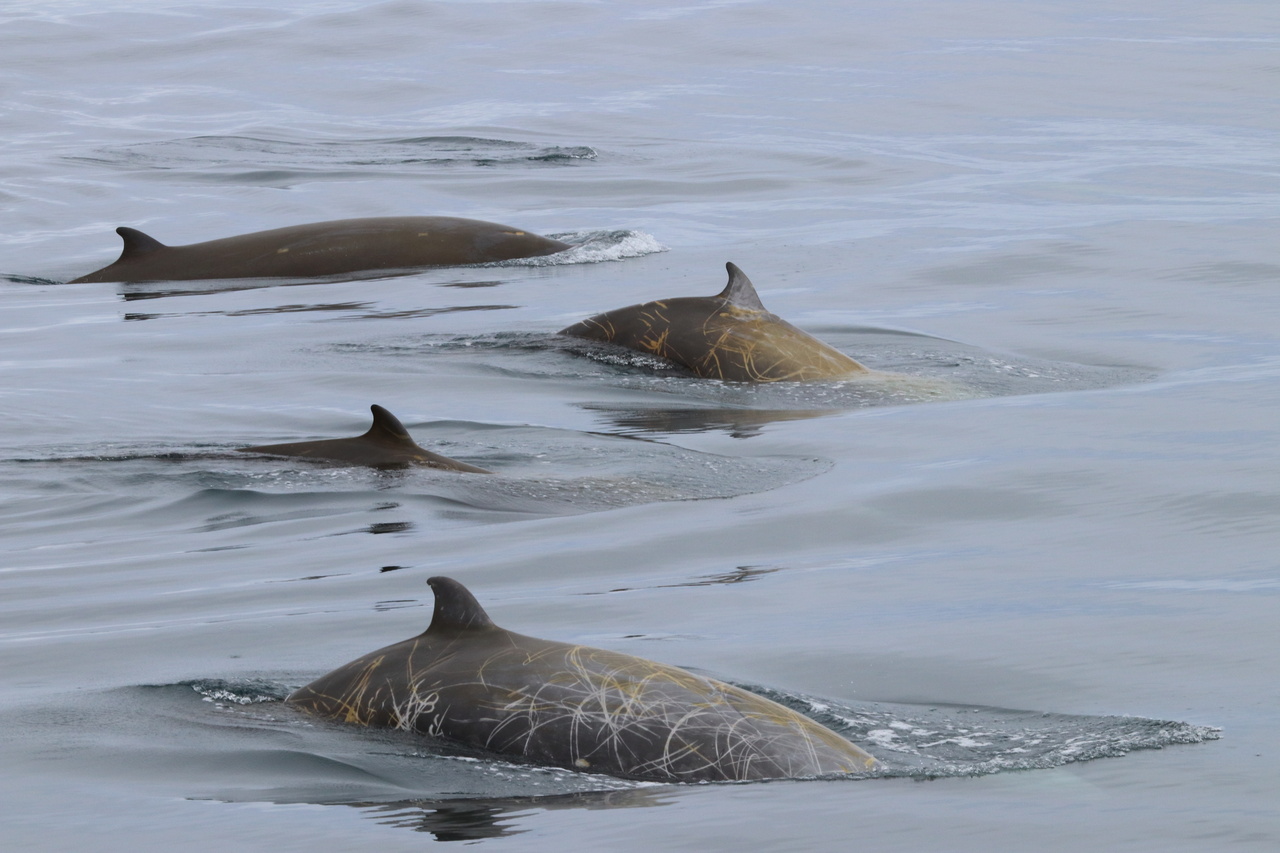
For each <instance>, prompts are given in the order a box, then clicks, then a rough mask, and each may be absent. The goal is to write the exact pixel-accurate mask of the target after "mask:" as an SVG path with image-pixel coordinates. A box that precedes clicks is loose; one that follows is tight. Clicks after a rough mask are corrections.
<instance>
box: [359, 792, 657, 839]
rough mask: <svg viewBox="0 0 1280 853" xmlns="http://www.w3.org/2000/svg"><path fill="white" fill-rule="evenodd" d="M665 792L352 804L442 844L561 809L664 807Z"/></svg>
mask: <svg viewBox="0 0 1280 853" xmlns="http://www.w3.org/2000/svg"><path fill="white" fill-rule="evenodd" d="M670 802H671V796H670V795H669V794H667V793H666V792H663V791H660V790H656V789H653V788H629V789H626V790H621V791H585V792H579V793H572V794H550V795H547V796H541V797H493V798H472V799H440V800H408V801H405V802H398V803H348V804H347V805H350V806H354V807H355V808H358V809H363V810H364V811H365V816H366V817H368V818H369V819H371V820H375V821H377V822H378V823H380V824H383V825H384V826H398V827H402V828H404V829H412V830H413V831H415V832H429V833H431V834H432V835H434V836H435V839H436V840H437V841H478V840H481V839H484V838H503V837H506V836H511V835H519V834H521V833H523V832H528V831H529V830H528V829H527V828H522V824H524V823H527V822H528V821H527V820H526V819H527V818H532V817H533V816H534V815H536V814H537V813H538V812H544V811H553V810H557V809H619V808H623V809H633V808H652V807H655V806H665V805H668V804H669V803H670Z"/></svg>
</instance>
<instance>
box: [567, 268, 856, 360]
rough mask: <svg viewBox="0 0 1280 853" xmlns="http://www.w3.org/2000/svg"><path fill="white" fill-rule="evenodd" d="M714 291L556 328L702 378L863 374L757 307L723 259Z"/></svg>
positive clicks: (751, 290) (745, 283)
mask: <svg viewBox="0 0 1280 853" xmlns="http://www.w3.org/2000/svg"><path fill="white" fill-rule="evenodd" d="M725 267H726V268H727V269H728V271H729V283H728V285H726V286H725V289H724V290H722V291H721V292H720V293H719V294H717V295H715V296H693V297H689V296H686V297H679V298H676V299H659V300H655V301H653V302H645V303H642V304H640V305H631V306H628V307H626V308H619V309H617V310H615V311H608V312H605V313H604V314H597V315H596V316H594V317H590V318H588V319H586V320H583V321H582V322H581V323H575V324H574V325H572V326H569V327H568V328H566V329H561V330H560V334H562V335H568V336H570V337H574V338H586V339H588V340H593V341H605V342H607V343H613V344H618V345H620V346H624V347H627V348H629V349H633V350H636V351H637V352H643V353H649V354H651V355H656V356H660V357H662V358H665V359H667V360H668V361H672V362H675V363H676V364H678V365H680V366H681V367H685V368H687V369H689V370H691V371H693V372H694V373H695V374H697V375H698V376H701V377H703V378H705V379H725V380H728V381H730V382H782V381H805V380H811V379H842V378H846V377H849V376H856V375H859V374H869V373H871V371H870V370H868V369H867V368H865V367H863V366H862V365H861V364H859V363H858V362H856V361H854V360H853V359H851V358H849V356H847V355H845V354H844V353H842V352H840V351H839V350H837V349H834V348H833V347H830V346H827V345H826V344H824V343H823V342H822V341H820V340H818V339H817V338H815V337H813V335H810V334H808V333H807V332H802V331H801V330H799V329H797V328H796V327H795V326H793V325H791V324H790V323H788V322H787V321H786V320H783V319H782V318H781V317H779V316H777V315H776V314H771V313H770V312H769V311H767V310H765V307H764V305H763V304H762V303H761V302H760V297H759V296H758V295H757V294H756V289H755V287H754V286H753V285H752V284H751V279H749V278H747V276H746V275H745V274H744V273H743V272H742V270H740V269H738V267H737V266H735V265H734V264H725Z"/></svg>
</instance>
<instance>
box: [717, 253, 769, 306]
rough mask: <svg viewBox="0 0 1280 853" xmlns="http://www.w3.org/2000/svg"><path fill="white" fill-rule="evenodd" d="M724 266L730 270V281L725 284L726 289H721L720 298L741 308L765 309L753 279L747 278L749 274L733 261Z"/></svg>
mask: <svg viewBox="0 0 1280 853" xmlns="http://www.w3.org/2000/svg"><path fill="white" fill-rule="evenodd" d="M724 268H725V269H727V270H728V271H729V283H728V284H726V285H725V286H724V290H722V291H720V293H719V296H720V298H721V299H724V300H726V301H728V302H729V303H730V304H732V305H736V306H738V307H739V308H750V309H752V310H755V311H763V310H765V309H764V303H763V302H761V301H760V297H759V296H757V295H756V288H755V285H753V284H752V283H751V279H749V278H747V274H746V273H744V272H743V271H742V270H740V269H738V266H737V265H736V264H733V263H728V264H725V265H724Z"/></svg>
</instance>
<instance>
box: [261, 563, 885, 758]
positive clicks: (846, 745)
mask: <svg viewBox="0 0 1280 853" xmlns="http://www.w3.org/2000/svg"><path fill="white" fill-rule="evenodd" d="M427 583H429V584H430V585H431V588H432V590H433V591H434V592H435V599H436V600H435V612H434V614H433V615H432V617H431V626H430V627H429V628H427V630H426V631H425V632H423V633H422V634H419V635H418V636H416V637H412V638H410V639H408V640H405V641H404V642H401V643H396V644H395V645H391V646H387V647H386V648H383V649H379V650H377V651H375V652H371V653H369V654H367V655H365V656H364V657H361V658H357V659H356V660H354V661H352V662H351V663H349V664H347V665H346V666H342V667H339V668H338V669H336V670H334V671H333V672H331V673H329V674H328V675H325V676H323V677H321V678H318V679H316V680H315V681H313V682H311V683H310V684H308V685H307V686H306V687H302V688H300V689H298V690H297V691H295V692H294V693H293V694H291V695H290V696H289V697H288V699H286V700H285V701H286V702H287V703H288V704H290V705H292V706H293V707H295V708H298V709H300V710H302V711H305V712H307V713H309V714H313V715H315V716H318V717H324V718H327V719H331V720H337V721H341V722H344V723H355V724H357V725H363V726H381V727H386V728H394V729H402V730H404V731H412V732H418V733H420V734H424V735H428V736H431V737H435V738H440V739H443V740H445V741H448V742H453V743H456V744H462V745H465V746H469V747H478V748H482V749H486V750H489V751H492V752H495V753H498V754H500V755H504V756H509V757H512V758H516V759H519V760H522V761H529V762H533V763H537V764H543V765H552V766H557V767H566V768H570V769H574V770H587V771H591V772H595V773H606V774H609V775H613V776H620V777H623V778H627V779H643V780H650V781H657V782H721V781H734V780H749V779H775V778H791V777H811V776H819V775H826V774H848V773H865V772H868V771H870V770H873V769H875V767H876V766H877V762H876V760H875V759H874V758H872V757H871V756H870V755H868V754H867V753H866V752H863V751H862V750H861V749H859V748H858V747H856V746H854V745H853V744H852V743H850V742H849V741H847V740H845V739H844V738H842V737H841V736H840V735H838V734H836V733H835V732H833V731H831V730H830V729H827V728H824V727H823V726H820V725H818V724H817V723H815V722H814V721H813V720H810V719H809V718H808V717H804V716H802V715H800V714H798V713H796V712H795V711H792V710H791V709H790V708H786V707H783V706H782V705H779V704H777V703H776V702H772V701H770V700H768V699H765V698H763V697H760V696H757V695H755V694H754V693H749V692H747V691H745V690H741V689H739V688H737V687H733V686H732V685H729V684H725V683H723V682H720V681H716V680H714V679H711V678H706V677H703V676H700V675H695V674H693V673H691V672H688V671H686V670H683V669H678V668H676V667H674V666H667V665H666V664H661V663H655V662H653V661H650V660H645V659H644V658H638V657H632V656H631V655H625V654H620V653H618V652H610V651H605V650H604V649H595V648H591V647H589V646H579V645H574V644H571V643H557V642H554V641H551V640H539V639H536V638H534V637H526V636H523V635H521V634H516V633H514V632H512V631H506V630H503V629H502V628H499V627H498V626H497V625H495V624H494V623H493V622H492V620H490V619H489V616H488V614H486V613H485V612H484V609H483V608H482V607H481V606H480V604H479V602H477V601H476V599H475V597H474V596H473V595H472V594H471V593H470V591H468V590H467V588H466V587H464V586H463V585H462V584H460V583H458V582H457V581H455V580H452V579H450V578H443V577H435V578H431V579H430V580H428V581H427Z"/></svg>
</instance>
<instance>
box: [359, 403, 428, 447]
mask: <svg viewBox="0 0 1280 853" xmlns="http://www.w3.org/2000/svg"><path fill="white" fill-rule="evenodd" d="M369 411H371V412H373V426H371V427H369V431H368V432H366V433H365V434H364V437H365V438H376V439H379V440H381V441H391V442H396V443H399V444H403V443H405V442H408V443H409V444H414V441H413V436H411V435H409V431H408V430H407V429H405V428H404V424H402V423H400V419H399V418H397V417H396V416H395V415H393V414H391V413H390V412H388V411H387V410H386V409H384V408H382V407H381V406H379V405H378V404H376V403H375V404H374V405H372V406H370V407H369ZM414 446H415V447H416V446H417V445H416V444H414Z"/></svg>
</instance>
